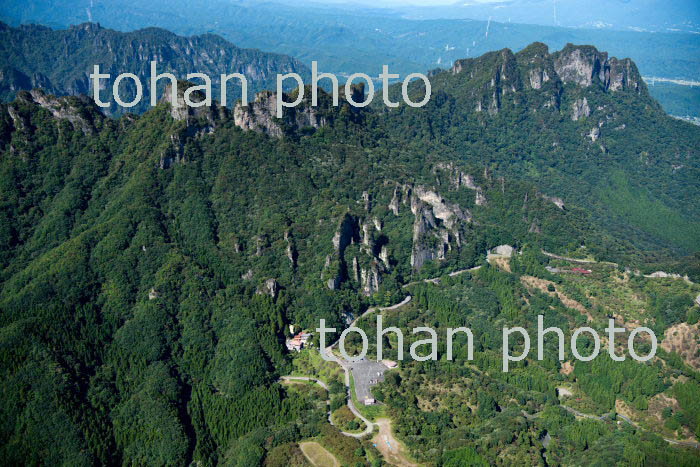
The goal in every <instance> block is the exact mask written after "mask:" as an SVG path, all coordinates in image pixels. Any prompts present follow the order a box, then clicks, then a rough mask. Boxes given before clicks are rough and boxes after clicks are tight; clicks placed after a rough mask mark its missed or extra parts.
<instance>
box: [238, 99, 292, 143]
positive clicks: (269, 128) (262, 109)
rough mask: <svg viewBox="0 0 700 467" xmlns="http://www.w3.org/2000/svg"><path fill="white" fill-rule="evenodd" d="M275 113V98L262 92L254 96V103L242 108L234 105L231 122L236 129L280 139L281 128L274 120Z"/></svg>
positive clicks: (239, 104) (240, 105)
mask: <svg viewBox="0 0 700 467" xmlns="http://www.w3.org/2000/svg"><path fill="white" fill-rule="evenodd" d="M276 111H277V96H276V95H275V94H274V93H273V92H270V91H263V92H261V93H258V94H257V95H256V96H255V101H253V102H251V103H249V104H248V105H247V106H243V105H242V104H241V103H240V102H237V103H236V107H235V108H234V109H233V120H234V123H235V124H236V126H237V127H239V128H241V129H243V130H252V131H257V132H260V133H265V134H268V135H270V136H272V137H275V138H280V137H282V127H281V126H280V124H279V123H278V122H277V121H276V119H275V118H274V115H275V112H276Z"/></svg>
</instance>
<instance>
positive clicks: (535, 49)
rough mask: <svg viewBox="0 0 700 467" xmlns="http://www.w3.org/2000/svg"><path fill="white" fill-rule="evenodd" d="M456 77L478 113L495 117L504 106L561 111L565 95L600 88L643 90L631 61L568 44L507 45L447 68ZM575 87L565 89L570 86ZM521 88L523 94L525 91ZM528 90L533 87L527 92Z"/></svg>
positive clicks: (590, 47)
mask: <svg viewBox="0 0 700 467" xmlns="http://www.w3.org/2000/svg"><path fill="white" fill-rule="evenodd" d="M448 73H451V74H453V75H459V76H460V77H461V78H462V79H463V80H464V81H463V83H458V86H461V85H462V84H463V85H464V86H465V89H466V91H467V93H466V95H467V96H468V98H469V99H471V101H472V102H473V109H474V111H475V112H477V113H481V112H483V113H487V114H488V115H491V116H494V115H496V114H498V113H499V112H500V110H501V109H502V108H503V106H504V105H513V106H519V105H522V103H524V102H527V103H528V105H529V106H530V107H531V108H533V109H534V108H548V109H554V110H559V109H560V106H561V103H562V98H563V96H564V95H565V94H566V93H569V92H572V93H573V94H574V95H575V94H576V93H578V91H577V90H576V88H578V90H579V91H580V90H585V89H587V88H590V87H594V86H598V87H599V88H600V89H602V90H603V91H605V92H618V91H631V92H635V93H642V92H646V86H645V85H644V83H643V82H642V79H641V75H640V74H639V71H638V70H637V67H636V66H635V64H634V62H632V60H630V59H628V58H626V59H617V58H615V57H610V58H609V57H608V54H607V53H605V52H600V51H598V50H597V49H596V48H595V47H592V46H576V45H572V44H567V46H566V47H564V49H562V50H561V51H558V52H554V53H549V49H548V47H547V46H546V45H545V44H542V43H537V42H535V43H533V44H531V45H529V46H528V47H526V48H524V49H523V50H521V51H520V52H518V53H517V54H513V53H512V52H511V51H510V50H509V49H503V50H500V51H497V52H491V53H487V54H485V55H483V56H481V57H478V58H474V59H465V60H458V61H457V62H455V65H454V66H453V67H452V69H451V70H450V71H449V72H448ZM566 85H569V86H574V88H571V89H570V88H569V86H566ZM523 91H525V92H523ZM527 91H535V92H534V93H528V92H527Z"/></svg>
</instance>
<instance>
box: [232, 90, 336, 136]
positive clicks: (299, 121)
mask: <svg viewBox="0 0 700 467" xmlns="http://www.w3.org/2000/svg"><path fill="white" fill-rule="evenodd" d="M307 91H308V90H307ZM309 93H310V91H308V92H306V93H305V94H306V97H305V98H304V99H303V100H302V101H301V102H300V103H299V104H298V105H297V106H295V107H285V108H284V109H283V117H282V118H277V94H276V93H273V92H271V91H262V92H260V93H258V94H257V95H256V96H255V100H254V101H253V102H250V103H248V105H247V106H244V105H243V104H242V103H241V102H237V103H236V106H235V107H234V110H233V119H234V123H235V125H236V126H237V127H239V128H241V129H243V130H249V131H257V132H259V133H265V134H267V135H269V136H271V137H273V138H281V137H282V136H283V135H284V133H285V127H286V128H287V129H288V130H295V129H300V128H313V129H318V128H321V127H324V126H326V125H328V124H329V123H330V122H329V119H328V117H327V116H326V114H327V111H328V109H327V107H326V106H320V107H313V106H311V99H310V97H309ZM319 93H322V91H319ZM323 97H325V94H324V95H323ZM282 98H283V101H284V102H293V101H294V99H293V98H292V97H290V96H289V95H288V94H283V97H282Z"/></svg>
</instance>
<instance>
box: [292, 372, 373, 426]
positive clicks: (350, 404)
mask: <svg viewBox="0 0 700 467" xmlns="http://www.w3.org/2000/svg"><path fill="white" fill-rule="evenodd" d="M341 366H342V365H341ZM343 368H344V369H345V367H343ZM347 371H348V370H347V369H346V370H345V390H346V397H347V399H348V407H349V408H350V410H351V411H352V413H353V414H355V416H356V417H357V418H359V419H360V420H362V421H363V422H364V424H365V425H366V428H365V430H364V431H363V432H361V433H349V432H346V431H341V433H342V434H344V435H345V436H351V437H353V438H362V437H363V436H366V435H368V434H370V433H372V430H374V423H372V422H370V421H369V420H367V419H366V418H365V417H363V416H362V414H361V413H360V412H359V410H357V408H355V404H353V402H352V398H351V397H350V378H349V376H348V374H347ZM280 381H313V382H314V383H316V384H318V385H319V386H321V387H322V388H323V389H325V390H326V391H328V386H327V385H326V383H324V382H323V381H321V380H319V379H316V378H313V377H311V376H282V377H281V378H280ZM328 394H329V396H330V391H329V392H328ZM326 405H328V422H329V423H330V424H331V425H333V420H331V411H330V405H331V401H330V400H329V399H328V400H326Z"/></svg>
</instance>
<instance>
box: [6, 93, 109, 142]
mask: <svg viewBox="0 0 700 467" xmlns="http://www.w3.org/2000/svg"><path fill="white" fill-rule="evenodd" d="M17 100H18V102H17V103H20V102H24V103H27V104H36V105H38V106H39V107H41V108H43V109H46V110H48V111H49V112H50V113H51V115H53V116H54V117H56V118H57V119H58V120H67V121H69V122H70V123H71V124H72V125H73V127H74V128H76V129H79V130H81V131H82V132H83V133H88V134H89V133H92V132H93V131H94V121H95V118H99V115H100V114H99V110H97V107H96V106H95V103H94V102H93V101H92V99H90V98H89V97H87V96H76V97H56V96H53V95H50V94H46V93H45V92H44V91H42V90H41V89H34V90H32V91H22V92H20V93H18V94H17ZM8 113H9V114H10V117H11V118H12V120H13V123H14V125H15V127H16V128H21V127H22V125H24V123H23V118H22V117H21V115H20V112H19V111H18V110H17V105H16V104H10V105H9V106H8Z"/></svg>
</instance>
